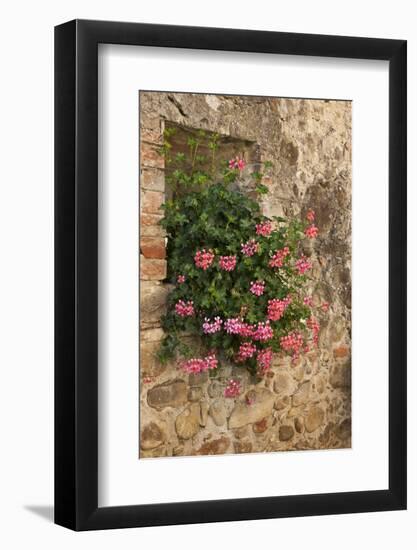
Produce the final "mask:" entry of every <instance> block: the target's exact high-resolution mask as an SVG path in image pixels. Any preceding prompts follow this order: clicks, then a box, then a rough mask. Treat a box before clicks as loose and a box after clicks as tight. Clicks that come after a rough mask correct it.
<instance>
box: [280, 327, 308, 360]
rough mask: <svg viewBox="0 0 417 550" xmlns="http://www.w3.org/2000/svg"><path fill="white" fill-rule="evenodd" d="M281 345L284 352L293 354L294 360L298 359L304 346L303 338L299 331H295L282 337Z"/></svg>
mask: <svg viewBox="0 0 417 550" xmlns="http://www.w3.org/2000/svg"><path fill="white" fill-rule="evenodd" d="M280 345H281V348H282V349H283V350H284V351H288V352H292V356H293V359H297V357H298V356H299V355H300V351H301V349H302V347H303V345H304V340H303V336H302V334H301V332H299V331H298V330H293V331H292V332H290V333H289V334H287V335H286V336H281V339H280Z"/></svg>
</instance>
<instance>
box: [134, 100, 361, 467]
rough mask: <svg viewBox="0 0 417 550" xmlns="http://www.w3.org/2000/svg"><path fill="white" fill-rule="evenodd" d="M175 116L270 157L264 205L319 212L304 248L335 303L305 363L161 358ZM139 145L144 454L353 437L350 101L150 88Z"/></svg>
mask: <svg viewBox="0 0 417 550" xmlns="http://www.w3.org/2000/svg"><path fill="white" fill-rule="evenodd" d="M169 123H174V124H180V125H183V126H186V127H189V128H203V129H205V130H207V131H214V132H218V133H219V134H222V135H223V136H226V137H228V138H231V139H235V140H236V141H237V142H238V141H239V142H251V143H253V144H254V145H255V146H256V148H257V150H258V151H259V154H260V156H261V160H271V161H272V162H273V169H272V172H271V174H270V175H269V177H268V179H267V181H264V183H266V184H267V185H268V186H269V188H270V193H269V194H268V195H267V198H265V200H264V203H263V204H262V208H263V211H264V213H265V214H266V215H284V216H286V215H296V216H297V215H301V216H304V215H305V213H306V212H307V210H308V208H312V209H314V210H315V211H316V223H317V225H318V227H319V229H320V234H319V236H318V238H317V239H316V240H315V242H314V245H313V244H311V242H309V243H307V244H306V245H305V246H306V248H305V250H304V253H305V254H306V255H309V256H310V257H311V259H312V260H313V266H314V267H313V271H312V277H313V282H312V283H311V288H310V290H311V294H312V295H313V297H314V303H315V305H320V304H321V303H323V302H329V304H330V306H329V309H328V311H327V313H326V315H324V316H323V317H322V319H321V331H320V340H319V347H318V349H315V350H314V351H311V352H309V353H308V354H306V355H304V356H302V357H300V359H299V360H298V361H297V362H296V363H295V364H292V363H291V358H289V357H284V358H283V357H279V356H276V359H275V361H274V364H273V367H272V369H271V371H270V372H269V373H268V374H267V376H265V378H264V379H263V380H262V381H261V382H260V383H256V384H255V383H254V380H253V379H252V378H251V377H250V375H249V373H248V372H246V370H245V369H242V368H237V367H225V368H222V369H220V372H219V375H218V376H217V377H216V378H211V377H210V378H209V377H208V375H207V373H201V374H198V375H186V374H184V373H183V372H181V371H180V370H179V369H178V368H177V366H176V365H175V364H168V365H161V364H159V362H158V361H157V359H156V357H155V351H156V350H157V348H158V345H159V342H160V340H161V338H162V336H163V332H162V329H161V328H160V323H159V319H160V316H161V313H163V312H164V308H165V300H166V296H167V293H168V291H169V285H168V284H167V283H165V282H164V279H165V277H166V257H165V245H166V242H165V236H164V234H163V231H162V229H161V227H160V226H158V221H159V220H160V219H161V217H162V212H161V210H160V205H161V204H162V203H163V201H164V199H165V183H164V161H163V158H162V157H161V156H160V155H159V154H158V153H157V149H158V146H159V145H160V144H161V137H162V132H163V129H164V126H165V124H169ZM140 153H141V154H140V186H141V193H140V278H141V281H140V289H141V292H140V299H141V320H140V373H139V374H140V436H139V442H140V445H139V446H140V453H139V454H140V458H145V457H161V456H181V455H207V454H222V453H245V452H264V451H282V450H301V449H325V448H343V447H350V445H351V393H350V385H351V384H350V381H351V343H350V338H351V310H350V308H351V160H352V159H351V104H350V102H346V101H327V100H303V99H280V98H265V97H245V96H215V95H203V94H202V95H198V94H181V93H162V92H141V93H140ZM231 377H233V378H238V379H240V381H241V385H242V388H243V391H242V394H241V396H239V397H237V398H235V399H230V398H229V399H227V398H225V397H224V396H223V391H224V388H225V385H226V382H227V381H228V380H229V379H230V378H231ZM248 398H250V399H248ZM248 402H249V403H250V404H248Z"/></svg>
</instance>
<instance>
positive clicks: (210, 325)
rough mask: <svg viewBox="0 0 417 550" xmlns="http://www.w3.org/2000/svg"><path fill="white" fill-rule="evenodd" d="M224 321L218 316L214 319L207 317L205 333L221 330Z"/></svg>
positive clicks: (204, 325) (204, 327)
mask: <svg viewBox="0 0 417 550" xmlns="http://www.w3.org/2000/svg"><path fill="white" fill-rule="evenodd" d="M222 323H223V321H222V320H221V319H220V317H218V316H217V317H215V318H214V319H213V321H211V319H208V318H207V317H206V318H205V319H204V323H203V332H204V334H215V333H216V332H219V331H220V330H221V328H222Z"/></svg>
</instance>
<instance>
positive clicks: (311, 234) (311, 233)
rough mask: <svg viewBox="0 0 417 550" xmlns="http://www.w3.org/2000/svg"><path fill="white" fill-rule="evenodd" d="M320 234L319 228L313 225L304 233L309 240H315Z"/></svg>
mask: <svg viewBox="0 0 417 550" xmlns="http://www.w3.org/2000/svg"><path fill="white" fill-rule="evenodd" d="M318 234H319V230H318V227H316V226H315V225H314V223H313V224H311V225H309V226H308V227H307V229H306V230H305V231H304V235H305V236H306V237H308V238H309V239H315V238H316V237H317V235H318Z"/></svg>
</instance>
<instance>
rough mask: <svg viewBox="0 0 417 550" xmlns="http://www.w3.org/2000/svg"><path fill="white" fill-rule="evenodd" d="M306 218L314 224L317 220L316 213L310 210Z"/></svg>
mask: <svg viewBox="0 0 417 550" xmlns="http://www.w3.org/2000/svg"><path fill="white" fill-rule="evenodd" d="M306 218H307V221H308V222H310V223H313V222H314V220H315V219H316V213H315V212H314V210H312V209H311V208H309V210H308V212H307V215H306Z"/></svg>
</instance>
